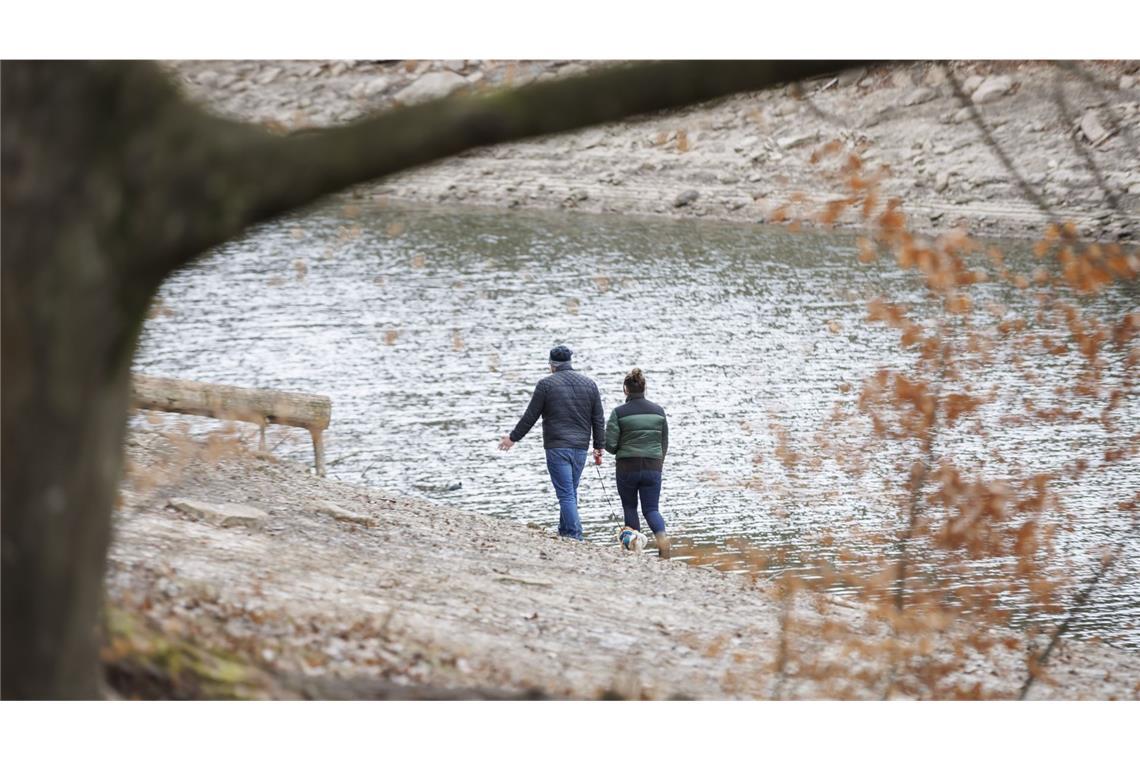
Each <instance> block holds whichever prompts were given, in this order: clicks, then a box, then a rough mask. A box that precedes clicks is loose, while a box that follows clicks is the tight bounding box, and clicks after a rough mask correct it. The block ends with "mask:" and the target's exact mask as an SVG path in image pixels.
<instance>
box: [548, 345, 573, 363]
mask: <svg viewBox="0 0 1140 760" xmlns="http://www.w3.org/2000/svg"><path fill="white" fill-rule="evenodd" d="M573 353H574V352H573V351H571V350H570V349H569V348H567V347H566V346H563V345H557V346H555V347H554V348H552V349H550V361H551V363H553V364H560V363H562V362H568V361H570V356H571V354H573Z"/></svg>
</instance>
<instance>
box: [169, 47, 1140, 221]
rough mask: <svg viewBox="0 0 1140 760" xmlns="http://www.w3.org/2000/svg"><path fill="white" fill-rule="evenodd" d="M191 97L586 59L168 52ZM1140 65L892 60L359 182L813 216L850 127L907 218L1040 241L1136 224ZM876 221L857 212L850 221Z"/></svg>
mask: <svg viewBox="0 0 1140 760" xmlns="http://www.w3.org/2000/svg"><path fill="white" fill-rule="evenodd" d="M165 65H166V66H167V68H168V70H169V71H171V72H172V73H173V74H174V76H175V78H176V79H177V81H179V82H180V83H181V84H182V86H183V88H184V90H185V91H186V92H187V94H188V95H189V96H190V97H192V98H195V99H197V100H199V101H200V102H203V103H204V104H206V105H207V106H208V107H210V108H211V109H213V110H214V111H216V112H218V113H221V114H223V115H226V116H229V117H231V118H236V119H242V120H247V121H254V122H260V123H263V124H265V125H266V126H267V127H269V128H271V129H274V130H277V131H288V130H292V129H299V128H305V127H311V126H323V125H329V124H337V123H345V122H348V121H351V120H353V119H356V118H359V117H361V116H362V115H364V114H366V113H368V112H369V111H372V110H375V109H377V108H383V107H391V106H394V105H400V104H414V103H416V102H420V101H422V100H423V99H426V98H431V97H440V96H443V95H446V94H450V93H452V92H462V91H473V92H478V91H481V90H486V89H488V88H492V87H497V86H502V85H506V84H514V85H519V84H525V83H528V82H531V81H539V80H544V79H550V78H555V77H560V76H569V75H574V74H577V73H581V72H583V71H586V70H588V68H589V67H591V66H595V65H601V63H600V62H580V61H579V62H574V61H523V62H495V61H469V60H465V61H420V62H416V61H379V62H375V61H257V62H243V61H229V62H219V61H208V62H186V61H183V62H169V63H167V64H165ZM1138 80H1140V62H1136V61H1123V62H1080V63H1079V64H1068V63H1066V64H1052V63H1045V62H951V63H948V64H941V63H928V62H925V63H915V64H905V65H903V64H896V65H885V66H874V67H868V68H864V69H860V70H856V71H850V72H847V73H845V74H843V75H842V76H839V77H833V78H824V79H819V80H813V81H810V82H805V83H803V85H802V87H787V88H782V89H778V90H771V91H767V92H762V93H753V94H748V95H740V96H736V97H732V98H728V99H724V100H721V101H718V102H717V103H714V104H711V105H707V106H702V107H699V108H690V109H685V110H682V111H676V112H669V113H666V114H662V115H657V116H653V117H650V118H641V119H636V120H631V121H628V122H625V123H622V124H612V125H606V126H602V127H597V128H592V129H587V130H582V131H579V132H576V133H572V134H567V135H559V136H555V137H547V138H541V139H536V140H529V141H525V142H518V143H511V144H509V145H503V146H497V147H492V148H486V149H479V150H475V151H471V152H468V153H467V154H464V155H463V156H460V157H457V158H454V159H451V160H448V161H443V162H440V163H439V164H436V165H434V166H431V167H428V168H425V169H420V170H417V171H414V172H408V173H405V174H403V175H400V176H397V177H393V178H390V179H389V180H387V181H385V182H383V183H381V184H377V185H375V186H372V187H369V188H361V189H358V193H364V194H371V195H374V196H377V197H381V198H392V199H398V200H404V201H413V202H428V203H439V204H467V205H480V206H493V207H502V208H567V209H576V210H580V211H589V212H600V213H620V214H639V215H642V214H647V215H661V216H670V217H693V216H697V217H709V218H715V219H724V220H733V221H740V222H769V221H773V220H779V219H782V218H784V217H785V216H787V217H788V219H789V220H792V219H803V220H804V221H806V222H807V223H809V224H811V223H813V220H815V219H816V217H817V215H818V213H819V212H820V211H821V209H822V206H823V204H824V203H825V202H826V201H827V200H829V199H831V198H835V197H838V196H839V194H840V192H841V186H840V185H839V183H838V182H837V181H836V178H835V177H834V176H832V175H833V172H832V167H831V166H830V165H829V164H828V162H826V161H822V162H821V161H813V155H816V156H817V157H818V152H819V151H820V149H821V148H822V147H823V146H825V145H826V144H827V143H829V142H831V141H833V140H838V141H839V143H840V144H841V145H842V148H843V152H844V154H848V153H854V154H855V155H857V156H859V157H860V159H861V160H862V162H863V163H864V165H865V166H866V167H867V168H868V169H874V170H878V169H879V167H883V166H885V167H888V169H887V170H885V171H886V172H888V173H889V174H888V176H887V179H886V180H885V181H884V184H883V193H884V196H893V197H898V198H900V199H902V201H903V208H904V210H905V211H907V212H908V213H909V215H910V221H911V223H912V226H913V227H914V228H915V229H917V230H921V231H927V232H941V231H945V230H948V229H951V228H954V227H965V228H966V229H967V230H969V231H970V232H971V233H974V234H984V235H999V236H1016V237H1035V236H1037V235H1039V234H1040V233H1041V231H1042V229H1043V227H1044V226H1045V224H1047V223H1048V222H1049V221H1050V219H1054V220H1066V221H1073V222H1075V223H1076V224H1077V226H1078V229H1079V230H1080V232H1081V233H1082V234H1083V235H1084V236H1086V237H1090V238H1099V239H1104V240H1133V239H1135V236H1136V235H1137V234H1138V232H1140V226H1138V224H1140V87H1138ZM864 223H865V222H864V221H863V219H862V218H861V217H860V216H859V215H857V214H855V213H853V212H849V213H848V214H847V215H845V216H842V217H840V218H839V219H838V220H837V224H838V225H839V226H846V227H858V226H860V225H862V224H864Z"/></svg>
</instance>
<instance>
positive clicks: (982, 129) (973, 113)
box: [945, 66, 1057, 223]
mask: <svg viewBox="0 0 1140 760" xmlns="http://www.w3.org/2000/svg"><path fill="white" fill-rule="evenodd" d="M945 71H946V78H947V79H948V80H949V82H950V86H951V87H952V88H953V89H954V96H955V97H956V98H958V102H959V103H961V104H962V105H963V107H965V108H966V109H967V110H968V111H969V113H970V121H972V122H973V123H974V126H975V127H977V128H978V132H979V133H980V134H981V136H982V141H983V142H985V144H986V145H987V146H989V149H990V150H991V151H993V154H994V155H995V156H997V158H998V160H999V161H1001V163H1002V165H1003V166H1004V167H1005V169H1006V171H1008V172H1009V175H1010V176H1011V177H1013V179H1014V180H1015V181H1016V182H1017V184H1018V186H1019V187H1020V188H1021V192H1022V193H1023V194H1024V195H1025V197H1026V198H1028V199H1030V200H1031V201H1033V203H1034V205H1035V206H1037V208H1039V209H1041V213H1043V214H1044V215H1045V218H1046V219H1048V220H1049V221H1050V222H1052V223H1056V222H1057V216H1056V214H1054V213H1053V209H1052V208H1051V207H1050V206H1049V204H1048V203H1046V202H1045V199H1044V198H1043V197H1042V196H1041V194H1040V193H1038V192H1037V191H1036V190H1034V189H1033V186H1032V185H1030V184H1029V182H1028V180H1026V179H1025V177H1023V176H1021V172H1019V171H1018V170H1017V167H1016V166H1014V165H1013V159H1011V158H1010V157H1009V154H1008V153H1006V152H1005V150H1003V149H1002V147H1001V146H1000V145H998V143H997V140H995V139H994V135H993V132H992V131H991V130H990V128H989V126H987V124H986V122H985V120H983V119H982V115H981V114H980V113H978V109H977V107H976V106H975V105H974V103H973V101H972V100H970V98H969V97H968V96H967V95H966V93H965V91H963V90H962V85H961V84H960V83H959V82H958V78H957V77H956V76H954V72H953V71H951V70H950V67H948V66H947V67H945Z"/></svg>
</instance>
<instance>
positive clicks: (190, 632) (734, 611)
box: [108, 430, 1140, 699]
mask: <svg viewBox="0 0 1140 760" xmlns="http://www.w3.org/2000/svg"><path fill="white" fill-rule="evenodd" d="M127 459H128V476H127V478H126V479H125V481H124V487H123V491H122V497H121V506H120V508H119V509H118V510H117V512H116V518H115V538H114V542H113V546H112V550H111V555H110V564H109V571H108V593H109V596H110V599H111V601H112V603H113V604H115V605H118V606H120V607H122V608H125V609H128V610H131V611H134V612H136V613H139V614H141V615H143V616H145V617H146V618H147V619H148V620H149V621H150V622H152V623H153V624H154V625H155V626H157V627H159V628H161V629H162V630H163V631H165V632H167V633H169V634H171V635H179V636H185V637H187V638H189V639H191V640H194V641H199V642H202V643H204V644H207V645H210V646H213V647H216V648H221V649H224V650H226V651H236V652H241V653H243V654H244V655H245V656H247V657H248V658H250V659H251V660H252V661H254V662H256V663H257V664H259V665H262V666H264V667H267V668H270V669H275V670H277V671H279V672H283V673H293V674H302V675H304V676H312V677H334V678H343V679H359V678H378V679H385V680H386V681H388V682H392V683H395V684H405V685H416V684H424V685H431V686H434V687H447V688H464V687H475V686H481V687H492V688H503V689H520V690H521V689H540V690H542V691H543V692H544V693H546V694H549V695H553V696H556V697H575V698H577V697H581V698H594V697H598V696H600V695H602V694H604V693H607V692H609V693H614V694H618V695H621V696H627V697H649V698H667V697H673V696H687V697H696V698H714V699H723V698H767V697H769V696H771V695H772V693H773V690H774V689H775V688H776V678H775V676H774V675H773V673H774V665H773V664H774V662H775V661H776V659H777V655H778V652H779V644H780V624H779V611H780V606H781V605H780V604H779V603H778V602H777V601H776V600H775V596H774V589H772V588H771V587H768V586H766V585H761V584H757V583H756V582H755V581H753V580H752V579H750V578H749V577H748V576H746V575H734V574H727V573H723V572H720V571H718V570H715V569H713V568H710V567H700V566H693V565H689V564H685V563H682V562H676V561H673V562H670V561H663V560H660V559H659V558H657V557H656V555H655V552H647V553H645V554H643V555H641V556H634V555H632V554H629V553H626V552H624V551H623V550H621V549H620V548H619V547H618V545H617V543H616V542H615V543H614V544H613V545H612V546H598V545H586V544H580V543H576V542H573V541H567V540H563V539H559V538H557V537H556V536H553V535H551V534H550V533H549V532H548V529H544V528H541V527H535V526H525V525H523V524H521V523H515V522H512V521H508V520H503V519H496V518H491V517H485V516H480V515H474V514H468V513H464V512H460V511H457V510H454V509H448V508H443V507H440V506H437V505H434V504H431V503H429V502H426V501H415V500H409V499H404V498H395V497H392V496H389V495H386V494H383V493H380V492H378V491H375V490H371V489H367V488H362V487H357V486H349V485H346V484H343V483H339V482H336V481H333V480H325V479H319V478H316V477H314V476H311V475H309V474H308V473H307V472H305V470H304V469H303V468H301V467H300V466H298V465H293V464H289V463H284V462H278V461H274V460H272V459H271V458H262V457H260V456H259V455H257V454H256V453H255V452H253V451H251V450H249V449H247V448H245V447H243V446H242V445H241V444H239V443H236V442H235V441H234V440H233V439H226V438H222V437H217V436H215V437H213V438H210V439H209V440H197V441H194V440H191V439H189V438H186V437H185V436H184V435H181V434H178V435H175V434H159V433H155V432H153V431H147V430H138V431H135V432H132V434H131V437H130V440H129V442H128V445H127ZM172 498H185V499H195V500H200V501H204V502H212V503H240V504H243V505H247V506H249V507H253V508H256V509H259V510H262V511H263V512H264V513H265V516H264V518H263V519H262V521H261V523H260V525H258V526H253V527H250V526H233V527H220V526H218V525H215V524H213V523H211V522H209V521H208V520H206V519H202V518H201V517H195V516H191V515H189V514H187V513H184V512H181V511H178V510H176V509H173V508H171V507H170V506H168V503H169V500H170V499H172ZM505 498H509V497H505ZM337 510H339V512H337ZM333 512H336V514H335V515H334V514H332V513H333ZM338 518H340V519H338ZM349 520H354V521H349ZM553 520H554V517H553V516H552V522H553ZM805 601H806V600H805ZM821 614H823V615H826V616H828V618H829V619H830V620H833V621H843V622H845V623H849V624H855V625H857V624H859V621H860V619H861V618H863V617H865V616H864V615H863V613H862V612H861V611H860V610H859V609H857V608H855V607H852V606H851V605H850V603H848V602H844V601H841V600H838V599H834V600H832V599H828V598H822V597H821V598H816V599H814V600H813V601H812V603H811V604H806V603H805V604H804V605H802V609H801V608H796V610H795V615H796V616H797V617H798V618H800V619H802V620H804V621H808V620H810V619H811V618H813V617H814V618H816V619H819V616H820V615H821ZM793 646H795V647H797V648H798V649H799V651H800V652H801V656H803V657H807V658H809V659H814V660H818V661H819V662H824V661H835V660H849V659H850V655H849V654H848V653H847V652H846V651H845V650H843V649H842V648H841V647H839V646H838V645H834V644H818V643H813V642H812V641H810V640H799V641H797V642H794V643H793ZM999 649H1000V650H1001V651H998V650H993V651H992V652H991V654H990V655H989V656H987V658H985V659H975V661H972V662H970V663H967V664H966V665H965V666H963V668H962V671H961V673H960V678H962V679H965V680H964V681H963V683H964V684H966V685H968V684H972V683H977V684H979V685H980V686H981V688H982V689H983V691H982V692H981V694H982V695H983V696H998V697H1001V696H1009V695H1010V694H1012V693H1013V690H1015V689H1016V686H1017V685H1019V684H1020V681H1021V679H1023V678H1024V674H1025V668H1024V661H1025V654H1024V652H1023V651H1006V650H1004V648H999ZM1050 672H1051V675H1053V676H1055V677H1056V679H1057V683H1055V684H1050V683H1048V682H1043V683H1041V684H1040V685H1039V686H1037V687H1034V692H1033V696H1035V697H1039V698H1090V697H1091V698H1100V699H1105V698H1126V699H1128V698H1132V699H1134V698H1136V696H1137V693H1138V692H1137V690H1138V689H1140V654H1137V653H1133V652H1123V651H1120V650H1115V649H1111V648H1109V647H1106V646H1103V645H1099V644H1095V643H1084V642H1070V643H1066V644H1065V645H1064V646H1063V647H1062V648H1061V651H1060V652H1058V653H1057V654H1056V656H1055V657H1054V658H1053V660H1052V662H1051V670H1050ZM779 688H780V689H781V694H782V695H783V696H787V697H803V698H810V697H820V696H835V695H841V696H854V697H872V698H875V697H878V696H881V692H877V691H876V690H875V689H873V688H871V687H870V686H868V685H866V684H862V685H860V684H854V685H853V684H846V685H845V686H843V687H842V689H840V687H839V686H837V685H836V683H830V684H821V683H818V682H813V681H811V680H809V679H789V680H788V681H787V683H785V684H783V685H782V686H780V687H779Z"/></svg>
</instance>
